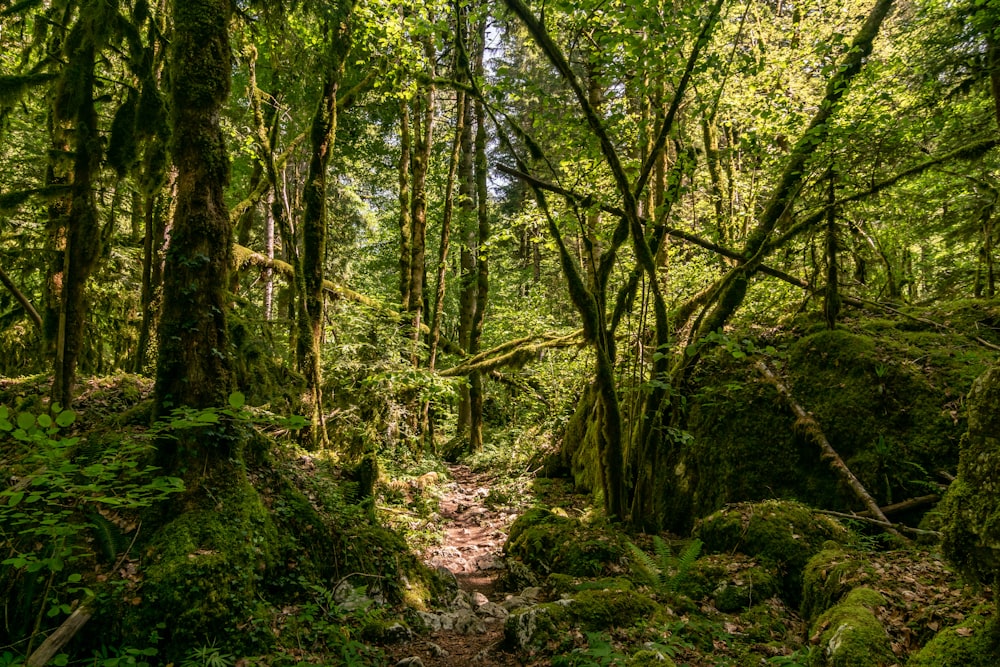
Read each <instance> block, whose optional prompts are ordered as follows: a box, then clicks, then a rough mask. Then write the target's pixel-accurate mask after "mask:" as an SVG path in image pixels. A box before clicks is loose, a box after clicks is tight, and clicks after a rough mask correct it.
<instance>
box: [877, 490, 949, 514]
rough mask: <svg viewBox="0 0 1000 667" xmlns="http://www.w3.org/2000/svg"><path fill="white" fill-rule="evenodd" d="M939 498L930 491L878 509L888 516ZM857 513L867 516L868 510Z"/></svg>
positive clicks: (932, 502) (931, 503)
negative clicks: (924, 494)
mask: <svg viewBox="0 0 1000 667" xmlns="http://www.w3.org/2000/svg"><path fill="white" fill-rule="evenodd" d="M939 500H941V496H939V495H937V494H936V493H931V494H929V495H926V496H918V497H916V498H910V499H909V500H904V501H902V502H898V503H893V504H892V505H886V506H885V507H882V508H880V509H881V510H882V514H884V515H886V516H889V515H890V514H897V513H899V512H905V511H906V510H912V509H914V508H917V507H923V506H924V505H933V504H934V503H936V502H937V501H939ZM858 514H860V515H861V516H868V510H865V511H864V512H858Z"/></svg>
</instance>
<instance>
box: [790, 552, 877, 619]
mask: <svg viewBox="0 0 1000 667" xmlns="http://www.w3.org/2000/svg"><path fill="white" fill-rule="evenodd" d="M828 546H830V547H831V548H828V549H824V550H823V551H820V552H819V553H818V554H816V555H815V556H813V557H812V558H810V559H809V562H808V563H806V567H805V570H804V571H803V573H802V604H801V607H800V610H801V613H802V617H803V618H804V619H806V621H809V622H811V621H813V620H814V619H815V618H816V617H817V616H819V615H820V614H822V613H823V612H824V611H826V610H827V609H829V608H830V607H832V606H833V605H834V604H836V603H837V602H838V601H839V600H840V599H841V598H842V597H844V595H846V594H847V593H848V592H849V591H850V590H851V589H853V588H855V587H857V586H859V585H861V584H863V583H867V582H868V581H870V580H871V574H872V570H871V567H870V566H868V565H867V564H866V563H865V562H864V561H862V560H861V559H860V558H859V557H858V556H857V555H852V554H848V553H847V552H846V551H844V550H843V549H841V548H840V546H839V545H837V544H831V545H828Z"/></svg>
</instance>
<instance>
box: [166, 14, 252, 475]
mask: <svg viewBox="0 0 1000 667" xmlns="http://www.w3.org/2000/svg"><path fill="white" fill-rule="evenodd" d="M172 11H173V17H174V38H173V43H172V46H171V52H170V80H171V81H172V82H174V85H173V87H172V89H171V91H170V92H171V100H172V108H171V125H172V129H173V137H172V145H171V154H172V157H173V161H174V165H175V168H176V173H177V181H176V204H175V209H174V217H173V224H172V226H171V229H170V242H169V246H168V247H167V250H166V256H165V261H164V272H163V305H162V310H161V314H160V325H159V354H158V357H157V366H156V412H157V414H159V415H164V414H167V413H169V411H170V410H171V409H173V408H176V407H180V406H190V407H194V408H206V407H211V406H221V405H224V404H225V401H226V398H227V396H228V394H229V393H230V391H231V389H232V384H233V362H232V357H231V350H230V344H229V335H228V329H227V323H226V313H227V312H228V310H229V299H228V298H227V296H226V286H227V285H228V284H229V267H230V265H231V258H232V257H231V256H232V225H231V224H230V222H229V214H228V211H227V209H226V203H225V201H224V198H223V190H224V188H225V186H226V184H227V183H228V181H229V158H228V155H227V152H226V144H225V140H224V138H223V136H222V131H221V128H220V125H219V115H220V111H221V109H222V105H223V104H224V103H225V101H226V98H227V97H228V95H229V78H230V67H231V66H230V59H231V55H230V47H229V18H230V14H231V12H232V7H231V5H230V3H229V2H228V0H194V1H192V0H174V2H173V5H172ZM179 82H183V85H178V83H179ZM231 445H232V443H231V442H229V441H228V440H227V439H221V440H218V441H216V440H213V439H212V438H199V439H193V438H192V439H190V441H189V442H187V441H186V442H184V443H183V449H184V451H180V448H179V447H178V443H177V442H176V441H174V440H165V441H162V442H160V444H159V459H160V465H161V466H164V467H165V468H166V469H167V470H174V469H176V468H178V467H184V466H185V465H186V464H187V463H188V462H190V461H193V460H199V459H202V458H204V459H205V460H206V461H214V462H215V463H217V464H224V462H226V461H228V460H229V459H230V456H233V455H235V454H236V452H235V451H233V450H232V447H231Z"/></svg>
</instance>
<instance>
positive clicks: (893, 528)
mask: <svg viewBox="0 0 1000 667" xmlns="http://www.w3.org/2000/svg"><path fill="white" fill-rule="evenodd" d="M816 512H818V513H820V514H825V515H827V516H833V517H837V518H838V519H852V520H854V521H863V522H865V523H870V524H872V525H874V526H882V527H883V528H885V529H886V530H887V531H888V532H891V533H894V534H897V535H898V533H896V531H897V530H901V531H903V532H906V533H911V534H913V535H928V536H931V537H941V533H939V532H937V531H936V530H923V529H921V528H910V527H909V526H906V525H904V524H901V523H897V524H892V523H889V522H888V521H879V520H878V519H873V518H871V517H870V516H864V515H862V514H847V513H845V512H834V511H833V510H816Z"/></svg>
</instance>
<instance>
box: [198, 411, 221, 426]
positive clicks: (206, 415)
mask: <svg viewBox="0 0 1000 667" xmlns="http://www.w3.org/2000/svg"><path fill="white" fill-rule="evenodd" d="M194 420H195V421H197V422H202V423H203V424H215V423H218V421H219V415H217V414H215V413H214V412H201V413H199V414H197V415H195V418H194Z"/></svg>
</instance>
